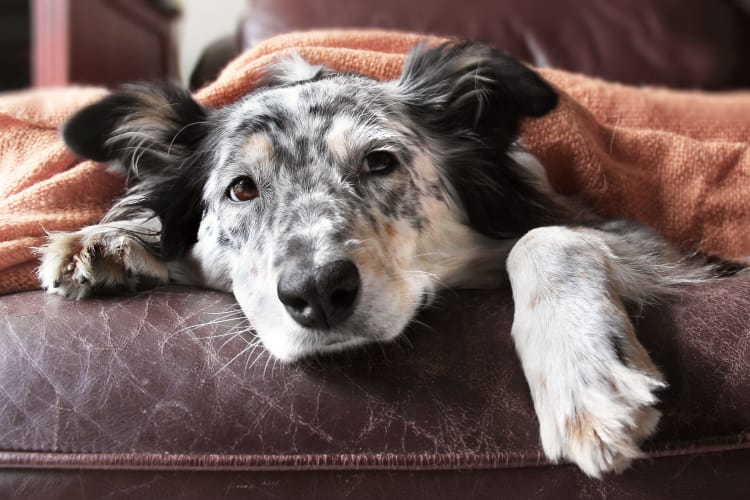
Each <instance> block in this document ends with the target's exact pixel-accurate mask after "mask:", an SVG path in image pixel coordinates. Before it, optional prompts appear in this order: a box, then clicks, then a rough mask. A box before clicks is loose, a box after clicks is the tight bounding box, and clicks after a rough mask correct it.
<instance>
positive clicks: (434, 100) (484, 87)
mask: <svg viewBox="0 0 750 500" xmlns="http://www.w3.org/2000/svg"><path fill="white" fill-rule="evenodd" d="M266 83H267V84H266V85H265V86H263V87H261V88H259V89H258V90H255V91H253V92H252V93H250V94H248V95H247V96H246V97H244V98H243V99H241V100H239V101H237V102H236V103H234V104H231V105H229V106H227V107H224V108H221V109H205V108H203V107H202V106H200V105H199V104H197V103H196V102H195V101H193V100H192V98H191V97H190V95H189V94H187V93H186V92H184V91H182V90H179V89H177V88H175V87H169V86H167V87H152V86H131V87H128V88H125V89H123V91H122V92H119V93H115V94H113V95H111V96H109V97H107V98H105V99H104V100H102V101H100V102H99V103H97V104H94V105H92V106H90V107H88V108H86V109H84V110H83V111H81V112H79V113H78V114H77V115H76V116H75V117H74V118H73V119H72V120H71V121H70V122H69V123H68V124H67V125H66V127H65V129H64V131H63V134H64V137H65V139H66V141H67V143H68V144H69V145H70V146H71V148H72V149H73V150H74V151H76V152H78V153H79V154H81V155H83V156H86V157H89V158H92V159H95V160H98V161H109V162H116V163H119V164H120V165H122V166H123V167H124V168H125V170H126V171H127V173H128V175H129V176H130V179H131V187H130V188H129V191H128V193H127V194H126V196H125V197H124V198H123V199H122V200H121V201H120V202H119V203H118V205H117V206H116V207H115V208H114V209H113V214H112V215H113V216H114V217H127V216H128V214H129V213H133V212H136V211H137V212H139V213H142V212H143V211H146V212H147V213H149V214H152V215H155V216H157V217H159V218H160V220H161V223H162V233H161V244H160V249H159V251H160V252H161V254H162V255H163V256H164V257H165V258H166V259H170V260H176V259H182V260H186V261H190V260H192V261H194V264H195V265H196V266H197V270H196V273H197V274H199V275H200V276H202V278H201V279H199V280H198V281H203V282H204V283H209V284H211V285H212V286H214V287H217V288H225V289H227V290H231V291H232V292H233V293H234V295H235V296H236V298H237V300H238V302H239V304H240V305H241V307H242V309H243V311H244V312H245V314H246V315H247V316H248V318H249V319H250V321H251V323H252V324H253V326H254V328H255V329H256V331H257V333H258V335H259V336H260V337H261V339H262V341H263V343H264V345H265V346H266V347H267V348H268V349H269V351H270V352H271V353H272V354H274V355H275V356H277V357H278V358H281V359H283V360H294V359H298V358H300V357H302V356H306V355H309V354H312V353H316V352H326V351H336V350H341V349H344V348H347V347H350V346H354V345H359V344H363V343H367V342H372V341H387V340H390V339H393V338H395V337H396V336H397V335H399V334H400V333H401V332H402V330H403V329H404V328H405V326H406V325H407V324H408V322H409V321H410V320H411V318H412V317H413V315H414V314H415V312H416V311H417V310H418V308H419V307H420V306H421V305H423V304H425V303H428V302H429V301H430V300H431V298H432V297H433V295H434V294H435V292H436V290H437V289H438V288H439V287H441V286H445V285H448V286H463V287H483V286H490V285H492V284H494V283H496V282H497V281H498V274H499V273H502V269H503V266H504V255H505V254H506V253H507V250H508V248H509V247H510V245H511V244H512V242H513V241H514V240H515V239H516V238H518V237H519V236H520V235H522V234H523V233H525V232H526V231H528V230H529V229H531V228H533V227H536V226H540V225H545V224H548V223H550V222H551V221H552V220H553V219H554V217H555V207H554V206H553V202H552V201H550V200H549V199H548V198H547V197H546V196H545V195H544V193H543V192H542V190H541V189H540V188H539V187H538V186H537V185H536V184H535V180H534V179H533V175H532V174H531V173H529V172H528V171H527V170H525V169H524V168H523V167H522V166H521V165H519V164H518V163H517V162H516V161H514V159H513V155H512V151H513V148H514V147H515V146H514V141H515V138H516V135H517V132H518V128H519V124H520V121H521V120H522V119H524V118H526V117H538V116H542V115H544V114H545V113H547V112H548V111H550V110H551V109H552V108H553V107H554V106H555V104H556V102H557V97H556V94H555V93H554V91H553V90H552V89H551V88H550V87H549V85H547V84H546V83H545V82H544V81H543V80H542V79H541V78H540V77H539V76H538V75H537V74H536V73H534V72H533V71H531V70H530V69H528V68H527V67H525V66H524V65H522V64H520V63H519V62H517V61H515V60H514V59H512V58H510V57H508V56H505V55H503V54H501V53H499V52H497V51H495V50H492V49H490V48H487V47H484V46H481V45H477V44H470V43H449V44H445V45H442V46H440V47H437V48H432V49H425V48H422V47H420V48H417V49H416V50H415V51H414V52H413V53H412V54H411V55H410V57H409V58H408V60H407V62H406V64H405V67H404V70H403V73H402V75H401V77H400V78H399V79H397V80H394V81H387V82H379V81H375V80H373V79H370V78H368V77H365V76H361V75H354V74H342V73H336V72H332V71H330V70H328V69H326V68H324V67H320V66H313V65H310V64H308V63H306V62H305V61H303V60H302V59H300V58H298V57H297V58H291V59H288V60H285V61H282V62H280V63H279V64H277V65H276V66H275V67H274V68H272V69H271V70H270V71H269V75H268V81H267V82H266Z"/></svg>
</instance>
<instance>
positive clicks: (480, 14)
mask: <svg viewBox="0 0 750 500" xmlns="http://www.w3.org/2000/svg"><path fill="white" fill-rule="evenodd" d="M339 27H340V28H365V27H370V28H387V29H399V30H407V31H417V32H425V33H433V34H441V35H446V36H454V37H459V38H470V39H475V40H479V41H483V42H485V43H489V44H491V45H494V46H496V47H498V48H501V49H503V50H506V51H508V52H510V53H511V54H513V55H515V56H517V57H519V58H521V59H523V60H525V61H527V62H530V63H532V64H535V65H537V66H552V67H558V68H562V69H567V70H570V71H576V72H582V73H586V74H590V75H594V76H600V77H602V78H606V79H609V80H614V81H619V82H623V83H628V84H635V85H663V86H670V87H675V88H700V89H737V88H748V87H750V60H749V59H750V0H616V1H614V0H460V1H457V0H408V1H406V0H372V1H368V0H361V1H357V0H213V1H211V0H0V90H10V89H19V88H25V87H29V86H35V87H42V86H60V85H70V84H94V85H106V86H109V87H114V86H116V85H118V84H120V83H124V82H127V81H134V80H144V79H146V80H154V79H179V80H181V81H182V82H184V83H185V84H186V85H190V86H191V87H192V88H197V87H200V86H202V85H204V84H205V83H207V82H209V81H211V80H212V79H213V78H215V76H216V74H217V73H218V71H219V70H220V68H221V67H222V66H224V65H225V64H226V63H227V62H228V61H229V60H231V59H232V58H233V57H234V56H236V55H237V54H238V53H240V52H241V51H242V50H245V49H247V48H249V47H252V46H254V45H257V44H258V43H259V42H261V41H262V40H264V39H266V38H268V37H270V36H273V35H274V34H278V33H282V32H286V31H290V30H300V29H317V28H339Z"/></svg>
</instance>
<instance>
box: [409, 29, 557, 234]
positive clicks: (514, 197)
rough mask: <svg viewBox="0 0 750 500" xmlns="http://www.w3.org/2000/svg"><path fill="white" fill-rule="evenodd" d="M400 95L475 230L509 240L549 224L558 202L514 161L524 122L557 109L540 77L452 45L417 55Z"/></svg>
mask: <svg viewBox="0 0 750 500" xmlns="http://www.w3.org/2000/svg"><path fill="white" fill-rule="evenodd" d="M397 88H398V91H399V93H400V95H401V98H402V99H403V100H404V103H405V104H406V107H407V110H409V112H410V113H411V114H412V116H413V118H414V121H415V123H416V124H417V126H418V127H421V128H423V129H424V131H425V133H426V134H428V135H429V136H430V138H431V139H433V140H432V141H430V143H431V144H433V145H434V146H435V147H436V148H438V149H439V150H438V151H435V152H434V153H433V154H434V155H435V159H436V161H437V162H438V163H439V165H440V170H441V174H442V176H443V177H444V179H445V182H446V183H447V184H449V185H450V188H451V189H450V190H449V191H450V192H451V193H452V194H453V195H454V197H457V198H458V199H457V200H455V201H456V202H457V203H459V204H460V205H461V206H462V207H463V208H464V210H465V212H466V214H467V217H468V219H469V222H470V224H471V225H472V226H473V227H474V228H475V229H477V230H479V231H480V232H482V233H484V234H486V235H488V236H492V237H502V238H505V237H514V236H518V235H520V234H523V233H524V232H526V231H528V230H529V229H531V228H533V227H537V226H540V225H545V224H548V223H550V221H551V220H552V219H553V218H554V216H553V214H554V213H555V209H554V207H553V206H551V205H553V203H552V201H550V200H547V199H546V198H545V195H544V193H543V192H542V191H541V190H540V189H539V188H538V186H537V185H536V183H535V179H533V176H531V175H529V174H528V172H525V171H524V169H523V167H522V166H521V165H518V164H517V163H516V162H515V161H514V160H513V158H512V156H511V155H510V153H511V152H512V150H513V148H514V145H513V143H514V141H515V139H516V136H517V134H518V129H519V125H520V123H521V120H523V119H524V118H528V117H540V116H543V115H544V114H546V113H548V112H549V111H551V110H552V109H553V108H554V107H555V106H556V105H557V94H556V93H555V91H554V90H553V89H552V87H551V86H550V85H549V84H547V83H546V82H545V81H544V80H543V79H542V78H541V77H540V76H539V75H538V74H536V73H535V72H534V71H532V70H531V69H529V68H528V67H526V66H524V65H523V64H521V63H520V62H518V61H517V60H515V59H513V58H512V57H510V56H507V55H505V54H503V53H501V52H499V51H497V50H494V49H492V48H490V47H487V46H484V45H480V44H476V43H470V42H458V43H454V42H449V43H446V44H443V45H440V46H438V47H436V48H432V49H425V48H424V47H418V48H417V49H416V50H414V51H413V52H412V53H411V55H410V56H409V58H408V59H407V62H406V64H405V66H404V70H403V73H402V75H401V78H400V79H399V81H398V82H397Z"/></svg>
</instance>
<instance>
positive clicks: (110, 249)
mask: <svg viewBox="0 0 750 500" xmlns="http://www.w3.org/2000/svg"><path fill="white" fill-rule="evenodd" d="M38 253H39V255H40V258H41V265H40V266H39V271H38V275H39V279H40V281H41V283H42V287H43V288H45V289H46V290H47V291H48V292H50V293H58V294H60V295H64V296H66V297H69V298H73V299H82V298H84V297H87V296H89V295H91V294H92V293H94V292H96V291H105V290H120V289H125V290H128V291H133V290H136V289H138V288H139V286H140V285H141V284H143V283H146V282H147V283H148V284H163V283H167V282H168V281H169V273H168V269H167V265H166V263H164V262H163V261H161V260H159V259H158V258H157V257H156V256H154V255H153V254H151V253H150V252H149V251H148V250H147V249H146V248H145V247H144V246H143V245H142V244H141V243H140V242H139V241H138V240H137V239H134V238H132V237H130V236H128V235H127V233H124V232H122V231H118V230H111V231H108V230H106V229H102V228H98V227H97V226H92V227H89V228H86V229H83V230H81V231H78V232H75V233H51V234H50V235H49V241H48V243H47V244H46V245H45V246H43V247H41V248H39V249H38Z"/></svg>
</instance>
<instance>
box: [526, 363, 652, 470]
mask: <svg viewBox="0 0 750 500" xmlns="http://www.w3.org/2000/svg"><path fill="white" fill-rule="evenodd" d="M591 375H593V374H591V373H589V374H587V377H584V378H578V379H577V380H575V381H573V380H574V379H571V382H572V383H570V384H567V383H566V384H565V385H566V387H565V388H564V389H563V391H562V392H561V393H558V397H559V398H560V399H557V400H556V399H554V398H553V399H549V395H544V394H539V397H540V401H539V403H541V404H538V405H537V406H538V410H537V412H538V416H539V422H540V433H541V440H542V447H543V449H544V452H545V454H546V455H547V456H548V457H549V458H550V459H551V460H552V461H554V462H557V461H558V460H560V459H561V458H564V459H567V460H570V461H571V462H573V463H575V464H577V465H578V466H579V467H580V468H581V470H583V471H584V472H585V473H586V474H588V475H589V476H592V477H596V478H599V477H601V475H602V474H604V473H608V472H618V473H619V472H622V471H623V470H624V469H626V468H627V467H628V466H629V465H630V463H631V462H632V460H634V459H636V458H639V457H642V456H643V453H642V451H641V449H640V444H641V443H642V442H643V440H645V439H646V438H647V437H649V436H650V435H651V434H653V432H654V431H655V430H656V426H657V423H658V422H659V418H660V416H661V414H660V412H659V411H658V410H656V409H655V408H654V407H653V406H654V405H655V404H656V403H657V401H658V399H657V397H656V395H655V394H654V393H655V392H656V391H657V390H659V389H661V388H663V387H665V383H664V382H663V381H662V380H661V379H660V378H658V376H654V375H653V374H649V373H645V372H643V371H640V370H638V369H633V368H630V367H628V366H625V365H623V364H620V363H615V364H614V365H613V366H610V367H608V368H606V369H604V370H603V371H602V372H601V373H598V374H596V375H597V376H596V378H589V377H590V376H591ZM558 382H559V381H558ZM545 397H546V398H547V399H546V400H545V399H544V398H545ZM562 398H564V399H565V400H563V399H562Z"/></svg>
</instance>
